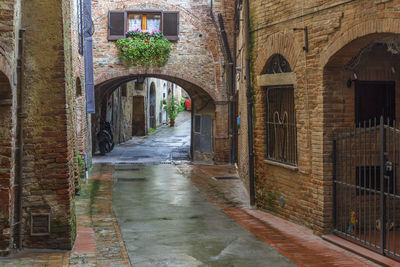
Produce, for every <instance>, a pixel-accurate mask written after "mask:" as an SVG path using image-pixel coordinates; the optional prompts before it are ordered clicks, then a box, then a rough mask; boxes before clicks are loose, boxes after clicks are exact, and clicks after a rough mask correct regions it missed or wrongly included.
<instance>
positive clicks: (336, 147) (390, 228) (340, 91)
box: [324, 33, 400, 257]
mask: <svg viewBox="0 0 400 267" xmlns="http://www.w3.org/2000/svg"><path fill="white" fill-rule="evenodd" d="M399 71H400V35H396V34H389V33H381V34H369V35H366V36H363V37H361V38H358V39H356V40H353V41H352V42H350V43H349V44H347V45H345V46H344V47H342V48H341V49H340V50H339V51H337V52H336V53H335V54H334V55H333V56H332V57H331V58H330V59H329V61H328V63H327V64H326V65H325V67H324V110H325V112H324V125H325V126H324V127H325V132H326V136H327V137H329V138H330V139H331V140H333V142H332V141H331V142H332V146H328V145H327V146H326V147H325V149H326V150H328V149H329V150H331V152H332V151H333V153H332V154H333V157H332V159H333V164H332V168H333V169H332V174H333V175H332V176H333V194H334V195H333V207H334V213H333V229H334V232H335V233H336V234H338V235H339V236H342V237H344V238H346V239H349V240H350V241H352V242H356V243H360V244H362V245H365V246H367V247H369V248H371V249H373V250H377V251H379V252H381V253H382V254H386V255H388V256H393V257H397V256H395V255H399V253H400V248H399V246H398V243H399V242H400V235H399V233H400V231H399V229H398V226H399V223H400V217H399V215H398V214H399V210H398V207H400V195H399V193H398V192H400V187H399V186H400V169H399V167H398V166H399V163H400V157H399V155H400V130H399V129H400V125H399V124H398V123H397V122H398V121H399V119H400V108H399V106H400V105H399V104H400V76H399V74H398V72H399ZM325 154H326V153H325ZM325 161H326V162H328V161H330V159H325Z"/></svg>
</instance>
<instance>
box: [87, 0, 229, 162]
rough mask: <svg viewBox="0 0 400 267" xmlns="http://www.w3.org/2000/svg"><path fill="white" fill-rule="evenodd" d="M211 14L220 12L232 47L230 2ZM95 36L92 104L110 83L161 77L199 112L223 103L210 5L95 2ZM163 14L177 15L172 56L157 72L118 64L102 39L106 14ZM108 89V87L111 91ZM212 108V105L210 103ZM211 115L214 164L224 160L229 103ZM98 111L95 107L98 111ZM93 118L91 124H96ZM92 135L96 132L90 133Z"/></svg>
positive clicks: (182, 1)
mask: <svg viewBox="0 0 400 267" xmlns="http://www.w3.org/2000/svg"><path fill="white" fill-rule="evenodd" d="M214 4H215V5H214V13H215V15H217V14H218V13H221V14H222V15H223V16H224V19H225V26H226V29H227V32H228V36H229V39H230V41H231V48H232V47H233V46H232V44H233V23H232V22H233V11H234V9H233V7H234V5H233V1H222V0H221V1H214ZM93 10H94V15H93V17H94V22H95V28H96V32H95V36H94V58H95V61H94V67H95V83H96V101H97V103H101V102H102V97H103V96H104V95H105V93H104V91H107V90H113V89H115V88H117V87H118V86H119V85H118V86H116V87H114V86H113V85H114V84H117V83H123V82H126V81H129V80H132V79H134V78H135V76H137V75H143V76H147V77H154V78H162V79H165V80H168V81H170V82H174V83H176V84H178V85H179V86H181V87H182V88H184V89H185V90H186V91H187V92H188V93H189V94H190V96H191V98H192V99H193V100H194V102H196V103H197V107H199V112H201V111H200V109H201V108H202V107H204V106H208V105H209V102H210V101H216V102H218V101H220V102H221V101H222V102H224V101H227V99H228V93H227V91H226V82H227V81H226V75H225V73H224V65H223V64H224V62H225V59H224V52H223V50H222V46H221V44H222V43H221V39H220V36H219V35H218V31H217V30H216V27H215V26H214V23H213V20H212V17H211V16H210V3H209V1H205V0H200V1H196V2H193V1H187V0H180V1H174V2H173V3H171V1H166V0H163V1H155V0H151V1H136V2H132V1H116V2H109V1H96V2H93ZM110 10H164V11H179V17H180V24H179V41H177V42H176V43H174V45H173V47H174V48H173V50H172V52H171V56H170V59H169V61H168V62H167V64H166V65H165V66H164V67H162V68H152V67H151V68H144V67H132V66H131V67H128V66H126V65H124V64H121V62H120V60H119V54H118V50H117V49H116V46H115V42H110V41H108V40H107V31H108V11H110ZM110 88H111V89H110ZM211 106H213V105H211ZM212 108H213V110H212V111H211V112H210V111H209V110H203V111H204V112H210V113H212V116H213V118H214V120H215V128H216V129H215V133H216V135H214V136H215V140H214V143H215V146H214V147H215V149H216V151H215V155H214V158H215V160H216V161H217V162H227V161H228V160H229V139H228V138H229V137H228V127H227V125H228V120H227V117H226V115H227V114H228V105H227V104H226V103H222V104H218V105H217V107H212ZM98 110H100V107H98ZM98 120H99V118H96V119H95V121H98ZM93 132H95V130H93Z"/></svg>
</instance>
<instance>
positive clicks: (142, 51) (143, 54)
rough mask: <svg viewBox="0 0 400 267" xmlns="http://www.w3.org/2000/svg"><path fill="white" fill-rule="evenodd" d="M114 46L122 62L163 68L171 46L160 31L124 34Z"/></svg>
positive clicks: (137, 31) (138, 30)
mask: <svg viewBox="0 0 400 267" xmlns="http://www.w3.org/2000/svg"><path fill="white" fill-rule="evenodd" d="M126 36H127V37H126V38H124V39H120V40H118V41H117V42H116V45H117V47H118V49H119V51H120V56H121V58H122V59H123V60H125V61H126V62H128V63H129V64H131V65H136V66H146V67H150V66H151V65H153V66H163V65H165V64H166V63H167V61H168V58H169V55H170V52H171V49H172V45H171V42H170V41H169V40H168V39H166V38H164V36H163V34H162V33H161V32H160V31H153V32H148V31H142V30H141V29H136V30H134V31H129V32H127V33H126Z"/></svg>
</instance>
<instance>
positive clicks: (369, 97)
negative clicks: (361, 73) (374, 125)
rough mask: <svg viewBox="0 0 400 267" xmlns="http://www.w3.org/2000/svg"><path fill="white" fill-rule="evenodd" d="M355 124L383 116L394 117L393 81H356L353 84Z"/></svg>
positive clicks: (391, 118)
mask: <svg viewBox="0 0 400 267" xmlns="http://www.w3.org/2000/svg"><path fill="white" fill-rule="evenodd" d="M355 112H356V114H355V115H356V118H355V119H356V125H359V124H360V123H364V121H369V120H374V119H377V120H379V118H380V117H381V116H383V118H384V119H385V120H389V121H393V120H394V119H395V114H396V113H395V83H394V82H370V81H357V82H356V84H355Z"/></svg>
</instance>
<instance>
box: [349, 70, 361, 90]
mask: <svg viewBox="0 0 400 267" xmlns="http://www.w3.org/2000/svg"><path fill="white" fill-rule="evenodd" d="M353 76H354V80H352V79H348V80H347V83H346V85H347V88H350V87H351V84H352V83H353V82H356V81H358V76H357V73H355V72H354V74H353Z"/></svg>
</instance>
